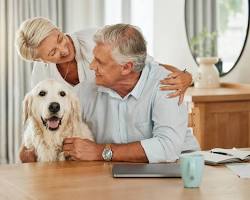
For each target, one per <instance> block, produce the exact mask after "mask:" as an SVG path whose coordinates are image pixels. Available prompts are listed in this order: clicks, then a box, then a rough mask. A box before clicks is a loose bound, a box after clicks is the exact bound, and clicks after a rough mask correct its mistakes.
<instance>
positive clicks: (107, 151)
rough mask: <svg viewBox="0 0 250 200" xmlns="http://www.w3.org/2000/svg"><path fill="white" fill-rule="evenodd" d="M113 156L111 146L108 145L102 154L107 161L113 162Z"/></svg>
mask: <svg viewBox="0 0 250 200" xmlns="http://www.w3.org/2000/svg"><path fill="white" fill-rule="evenodd" d="M112 156H113V152H112V149H111V144H106V145H105V147H104V149H103V152H102V158H103V160H105V161H111V160H112Z"/></svg>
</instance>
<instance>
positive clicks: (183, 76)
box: [160, 64, 192, 105]
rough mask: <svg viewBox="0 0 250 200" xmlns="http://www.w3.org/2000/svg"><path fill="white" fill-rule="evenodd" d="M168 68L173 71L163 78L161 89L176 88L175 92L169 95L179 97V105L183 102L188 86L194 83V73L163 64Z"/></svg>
mask: <svg viewBox="0 0 250 200" xmlns="http://www.w3.org/2000/svg"><path fill="white" fill-rule="evenodd" d="M160 65H161V66H163V67H165V68H166V69H167V70H169V71H171V72H172V73H171V74H169V75H168V76H167V77H166V78H165V79H163V80H161V81H160V82H161V84H162V85H164V86H161V87H160V88H161V90H175V92H173V93H170V94H169V95H168V97H170V98H171V97H177V96H180V97H179V102H178V103H179V105H180V104H181V103H182V102H183V99H184V95H185V92H186V90H187V88H188V87H189V86H190V85H191V83H192V75H191V74H190V73H189V72H187V71H186V70H184V71H181V70H179V69H177V68H175V67H173V66H171V65H163V64H160Z"/></svg>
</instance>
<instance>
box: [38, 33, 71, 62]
mask: <svg viewBox="0 0 250 200" xmlns="http://www.w3.org/2000/svg"><path fill="white" fill-rule="evenodd" d="M37 54H38V58H40V59H42V60H43V61H47V62H52V63H56V64H60V63H65V62H69V61H72V60H73V59H74V58H75V48H74V45H73V42H72V41H71V39H70V38H69V37H68V36H65V35H64V33H62V32H60V31H58V30H56V29H55V30H53V31H51V33H50V34H49V35H48V36H47V37H46V38H45V39H44V40H43V41H42V42H41V43H40V44H39V46H38V48H37Z"/></svg>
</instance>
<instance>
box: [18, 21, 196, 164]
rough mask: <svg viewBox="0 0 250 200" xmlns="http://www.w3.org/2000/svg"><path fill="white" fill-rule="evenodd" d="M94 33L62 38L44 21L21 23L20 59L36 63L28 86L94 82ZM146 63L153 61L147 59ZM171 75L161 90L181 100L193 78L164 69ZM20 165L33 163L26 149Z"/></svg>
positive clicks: (90, 31) (31, 156)
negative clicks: (44, 82) (92, 69)
mask: <svg viewBox="0 0 250 200" xmlns="http://www.w3.org/2000/svg"><path fill="white" fill-rule="evenodd" d="M95 32H96V30H95V29H89V30H86V31H80V32H76V33H73V34H64V33H63V32H61V31H60V30H59V28H58V27H56V26H55V25H54V24H53V23H51V21H49V20H48V19H46V18H41V17H38V18H32V19H28V20H26V21H25V22H23V23H22V24H21V26H20V29H19V30H18V32H17V36H16V47H17V51H18V53H19V54H20V56H21V57H22V58H23V59H25V60H29V61H38V62H35V64H34V67H33V71H32V76H31V86H32V87H33V86H34V85H36V83H38V82H39V81H41V80H44V79H48V78H52V79H55V80H58V81H60V82H63V83H66V84H68V85H69V86H71V87H72V89H73V90H78V85H79V83H80V82H82V81H84V80H93V79H94V77H95V76H94V72H93V71H91V70H90V68H89V64H90V62H91V60H92V57H93V55H92V50H93V48H94V42H93V39H92V38H93V35H94V33H95ZM147 60H148V61H150V60H152V58H150V57H149V56H148V58H147ZM163 66H164V67H165V68H166V69H167V70H170V71H172V72H173V73H172V74H170V76H168V77H166V78H165V79H164V80H161V83H162V84H164V85H165V86H162V87H161V89H163V90H176V91H175V92H174V93H172V94H171V95H170V97H174V96H179V95H180V102H182V100H183V96H184V92H185V91H186V89H187V87H188V86H189V85H190V83H191V81H192V77H191V75H190V74H189V73H187V72H185V71H180V70H178V69H176V68H175V67H173V66H170V65H163ZM20 159H21V161H22V162H31V161H35V156H34V152H33V151H32V150H29V149H25V147H22V148H21V152H20Z"/></svg>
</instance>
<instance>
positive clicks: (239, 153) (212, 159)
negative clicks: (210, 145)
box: [200, 148, 250, 165]
mask: <svg viewBox="0 0 250 200" xmlns="http://www.w3.org/2000/svg"><path fill="white" fill-rule="evenodd" d="M200 153H201V154H202V155H204V160H205V163H206V164H208V165H219V164H224V163H232V162H247V161H250V151H246V150H239V149H235V148H233V149H223V148H215V149H211V150H210V151H201V152H200Z"/></svg>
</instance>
